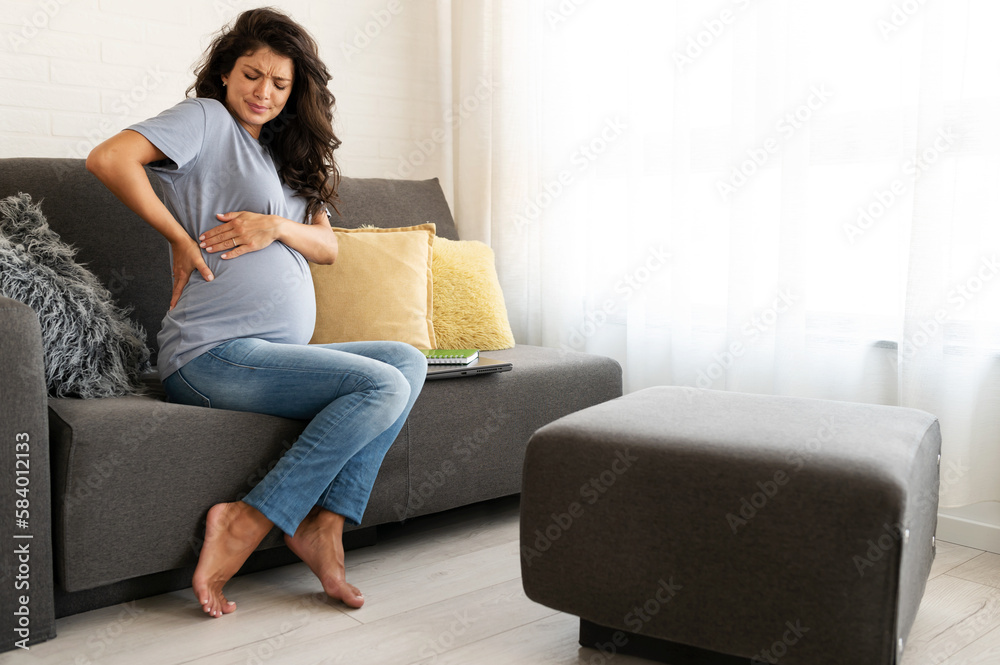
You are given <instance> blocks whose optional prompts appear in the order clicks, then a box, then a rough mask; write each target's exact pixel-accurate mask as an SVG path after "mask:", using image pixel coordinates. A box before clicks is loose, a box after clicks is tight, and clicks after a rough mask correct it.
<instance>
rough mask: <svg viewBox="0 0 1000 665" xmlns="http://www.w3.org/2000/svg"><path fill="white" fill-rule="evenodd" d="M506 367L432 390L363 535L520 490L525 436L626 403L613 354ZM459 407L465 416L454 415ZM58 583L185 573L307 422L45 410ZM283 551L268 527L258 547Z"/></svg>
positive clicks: (114, 404)
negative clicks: (212, 513)
mask: <svg viewBox="0 0 1000 665" xmlns="http://www.w3.org/2000/svg"><path fill="white" fill-rule="evenodd" d="M490 356H491V357H494V358H497V359H501V360H508V361H510V362H512V363H513V365H514V369H513V370H512V371H510V372H503V373H501V374H494V375H487V376H479V377H469V378H459V379H446V380H442V381H431V382H428V383H427V384H426V385H425V386H424V389H423V391H422V392H421V394H420V397H419V398H418V399H417V401H416V403H415V404H414V406H413V410H412V411H411V412H410V417H409V419H408V420H407V422H406V425H405V426H404V427H403V429H402V431H401V432H400V434H399V437H398V438H397V439H396V442H395V443H394V444H393V445H392V447H391V448H390V449H389V452H388V454H387V455H386V458H385V461H384V462H383V464H382V468H381V469H380V470H379V475H378V479H377V480H376V482H375V487H374V488H373V490H372V494H371V501H370V502H369V504H368V508H367V510H366V511H365V516H364V519H363V520H362V523H361V526H362V527H367V526H373V525H377V524H385V523H388V522H396V521H400V520H403V519H406V518H408V517H413V516H416V515H423V514H428V513H432V512H437V511H441V510H447V509H450V508H455V507H458V506H463V505H467V504H470V503H475V502H477V501H485V500H487V499H493V498H496V497H500V496H506V495H510V494H516V493H518V492H519V491H520V487H521V463H522V459H523V456H524V450H525V447H526V446H527V444H528V439H529V438H530V437H531V434H532V433H533V432H534V431H535V430H536V429H537V428H538V427H540V426H542V425H544V424H546V423H548V422H550V421H552V420H554V419H556V418H559V417H561V416H564V415H566V414H568V413H571V412H573V411H577V410H579V409H583V408H586V407H588V406H591V405H593V404H596V403H599V402H603V401H606V400H609V399H613V398H615V397H619V396H621V394H622V382H621V367H620V366H619V365H618V363H617V362H615V361H614V360H612V359H610V358H605V357H602V356H594V355H589V354H583V353H574V352H563V351H559V350H556V349H549V348H542V347H535V346H525V345H521V346H518V347H516V348H514V349H507V350H504V351H497V352H491V353H490ZM455 404H462V405H463V408H461V409H456V408H454V405H455ZM49 407H50V422H51V429H52V442H51V446H52V457H53V480H52V482H53V494H54V496H56V497H63V499H62V501H58V500H57V501H56V502H55V505H54V506H53V512H54V516H53V535H54V541H55V550H56V557H55V559H56V560H55V563H56V573H57V579H58V580H59V582H60V583H61V584H62V586H63V588H64V589H66V590H67V591H79V590H82V589H89V588H92V587H95V586H99V585H102V584H110V583H112V582H116V581H119V580H123V579H127V578H130V577H136V576H138V575H145V574H148V573H153V572H158V571H161V570H170V569H173V568H179V567H181V566H185V565H191V564H193V563H195V561H196V560H197V553H198V551H199V548H200V546H201V538H202V537H203V536H204V523H205V514H206V513H207V512H208V508H209V507H211V506H212V505H213V504H215V503H218V502H220V501H233V500H235V499H238V498H240V497H242V496H243V495H245V494H246V493H247V492H249V491H250V489H251V488H252V487H253V485H255V484H256V483H257V482H258V481H259V480H260V478H262V477H263V475H264V474H265V473H267V471H268V470H269V469H270V468H271V467H272V466H273V465H274V463H275V462H276V461H277V459H278V458H279V457H280V455H281V454H282V453H283V452H284V450H285V449H287V447H289V446H290V445H291V443H292V441H294V439H295V437H296V436H298V434H299V433H300V432H301V431H302V429H303V428H304V426H305V423H303V422H301V421H295V420H286V419H283V418H276V417H273V416H265V415H261V414H255V413H245V412H239V411H225V410H220V409H205V408H201V407H194V406H185V405H180V404H168V403H166V402H164V401H162V397H161V396H158V395H157V393H153V394H150V395H147V396H141V397H121V398H109V399H102V400H97V401H84V400H76V399H53V400H50V401H49ZM280 543H281V538H280V534H278V533H277V532H272V533H271V534H270V535H269V536H268V539H267V540H265V542H264V543H263V544H262V546H261V547H262V548H263V547H273V546H275V545H279V544H280Z"/></svg>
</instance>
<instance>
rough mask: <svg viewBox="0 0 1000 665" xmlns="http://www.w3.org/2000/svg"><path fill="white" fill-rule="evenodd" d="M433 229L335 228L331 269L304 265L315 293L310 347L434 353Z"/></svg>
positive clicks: (421, 227) (416, 227)
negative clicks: (388, 346)
mask: <svg viewBox="0 0 1000 665" xmlns="http://www.w3.org/2000/svg"><path fill="white" fill-rule="evenodd" d="M435 230H436V229H435V226H434V224H430V223H428V224H420V225H418V226H407V227H403V228H396V229H382V228H362V229H339V228H335V229H334V230H333V232H334V233H336V234H337V242H338V243H339V252H338V255H337V261H336V262H335V263H334V264H333V265H317V264H313V263H310V264H309V267H310V269H311V270H312V277H313V284H314V285H315V288H316V329H315V331H314V332H313V337H312V339H311V340H310V343H312V344H329V343H332V342H357V341H366V340H394V341H398V342H406V343H408V344H412V345H413V346H415V347H417V348H421V349H433V348H436V346H435V345H436V340H435V335H434V324H433V322H432V314H433V297H434V292H433V277H432V273H431V262H432V259H433V243H434V233H435Z"/></svg>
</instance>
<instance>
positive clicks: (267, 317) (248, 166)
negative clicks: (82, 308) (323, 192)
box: [128, 98, 316, 379]
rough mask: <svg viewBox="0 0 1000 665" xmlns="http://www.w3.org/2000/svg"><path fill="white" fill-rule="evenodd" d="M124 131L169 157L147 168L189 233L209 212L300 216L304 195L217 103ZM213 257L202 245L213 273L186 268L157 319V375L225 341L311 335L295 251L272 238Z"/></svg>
mask: <svg viewBox="0 0 1000 665" xmlns="http://www.w3.org/2000/svg"><path fill="white" fill-rule="evenodd" d="M128 129H131V130H133V131H136V132H139V133H140V134H142V135H143V136H145V137H146V138H147V139H148V140H149V141H150V143H152V144H153V145H155V146H156V147H157V148H159V149H160V150H161V151H162V152H163V153H164V154H165V155H166V156H167V157H168V158H169V161H168V162H157V163H155V164H151V165H150V166H151V167H152V169H153V171H154V172H155V173H156V175H157V176H158V177H159V178H160V180H162V181H163V191H164V201H165V203H166V205H167V208H168V209H169V210H170V212H171V213H172V214H173V215H174V217H176V218H177V221H178V222H180V223H181V225H182V226H183V227H184V229H185V230H186V231H187V232H188V233H189V234H190V235H191V237H192V238H195V239H197V238H198V236H199V235H201V234H202V233H204V232H206V231H208V230H209V229H212V228H214V227H216V226H218V225H220V224H221V223H222V222H220V221H219V220H218V218H217V217H216V216H215V215H216V213H222V212H237V211H241V210H247V211H250V212H256V213H260V214H267V215H279V216H281V217H285V218H287V219H291V220H293V221H296V222H300V223H304V222H305V221H306V220H305V209H306V200H305V199H304V198H302V197H297V196H295V192H294V191H293V190H292V189H290V188H289V187H288V186H286V185H284V183H283V182H282V181H281V178H280V176H279V175H278V170H277V168H276V167H275V164H274V161H273V160H272V158H271V155H270V152H269V151H268V150H267V148H265V147H263V146H261V145H260V144H259V143H258V142H257V141H256V140H255V139H254V138H253V137H252V136H250V134H249V133H248V132H247V131H246V130H245V129H243V127H241V126H240V124H239V123H237V122H236V119H235V118H233V116H232V115H230V113H229V111H227V110H226V107H225V106H224V105H223V104H222V103H221V102H218V101H216V100H214V99H201V98H197V99H185V100H184V101H182V102H181V103H180V104H178V105H177V106H174V107H173V108H170V109H167V110H166V111H164V112H163V113H161V114H159V115H158V116H156V117H155V118H150V119H149V120H145V121H143V122H140V123H138V124H135V125H132V126H131V127H129V128H128ZM220 254H222V252H218V253H213V254H209V253H207V252H205V251H202V256H204V258H205V262H206V263H207V264H208V267H209V268H210V269H211V270H212V274H213V275H215V279H214V280H212V281H211V282H206V281H205V279H204V278H203V277H202V276H201V274H200V273H198V272H197V271H196V272H194V273H192V274H191V280H190V281H189V282H188V283H187V285H186V286H185V287H184V291H183V292H182V293H181V297H180V300H178V301H177V305H176V307H174V309H172V310H170V311H168V312H167V313H166V316H164V317H163V327H162V329H161V330H160V334H159V335H158V336H157V342H158V343H159V346H160V354H159V361H158V363H157V364H158V366H159V371H160V377H161V379H165V378H167V377H168V376H170V375H171V374H173V373H174V372H176V371H177V370H178V369H180V368H181V367H183V366H184V365H185V364H186V363H188V362H190V361H191V360H194V359H195V358H197V357H198V356H199V355H201V354H202V353H204V352H206V351H208V350H210V349H211V348H213V347H215V346H217V345H219V344H221V343H223V342H226V341H229V340H231V339H236V338H240V337H256V338H260V339H264V340H267V341H270V342H277V343H284V344H307V343H308V342H309V340H310V338H311V337H312V334H313V328H314V327H315V324H316V297H315V293H314V291H313V283H312V275H311V274H310V272H309V265H308V263H307V262H306V260H305V259H304V258H303V257H302V255H301V254H299V253H298V252H297V251H295V250H294V249H292V248H290V247H288V246H287V245H285V244H283V243H281V242H274V243H272V244H271V245H269V246H268V247H266V248H264V249H262V250H260V251H256V252H249V253H247V254H244V255H242V256H238V257H236V258H235V259H222V258H220ZM171 258H172V257H171Z"/></svg>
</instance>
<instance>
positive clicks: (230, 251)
mask: <svg viewBox="0 0 1000 665" xmlns="http://www.w3.org/2000/svg"><path fill="white" fill-rule="evenodd" d="M216 217H218V219H219V221H220V222H223V223H222V224H220V225H219V226H216V227H215V228H213V229H209V230H208V231H206V232H205V233H203V234H201V236H200V237H199V238H198V241H199V242H200V243H201V247H203V248H204V249H205V251H206V252H208V253H210V254H215V253H217V252H225V254H223V255H222V258H224V259H235V258H236V257H237V256H240V255H242V254H246V253H248V252H256V251H258V250H261V249H264V248H265V247H267V246H268V245H270V244H271V243H272V242H274V241H275V240H277V239H278V238H279V236H280V235H281V226H282V225H283V224H285V223H289V220H287V219H285V218H284V217H278V216H277V215H261V214H258V213H255V212H248V211H246V210H243V211H240V212H225V213H221V214H219V215H216Z"/></svg>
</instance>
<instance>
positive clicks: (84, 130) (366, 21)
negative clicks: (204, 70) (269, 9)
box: [0, 0, 452, 198]
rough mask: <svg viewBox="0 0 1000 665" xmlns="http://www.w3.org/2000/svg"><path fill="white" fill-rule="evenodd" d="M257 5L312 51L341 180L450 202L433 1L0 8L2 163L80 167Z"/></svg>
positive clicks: (169, 100) (23, 0) (165, 101)
mask: <svg viewBox="0 0 1000 665" xmlns="http://www.w3.org/2000/svg"><path fill="white" fill-rule="evenodd" d="M263 4H268V5H270V6H276V7H279V8H281V9H283V10H284V11H286V12H288V13H289V14H290V15H291V16H292V17H293V18H295V19H296V20H297V21H299V22H300V23H302V24H303V25H305V26H306V27H307V28H308V29H309V31H310V32H311V33H312V34H313V36H314V37H315V38H316V40H317V41H318V42H319V44H320V50H321V54H322V56H323V59H324V61H325V62H326V64H327V66H328V67H329V69H330V71H331V73H332V74H333V81H332V82H331V90H333V93H334V95H335V96H336V97H337V116H336V125H335V128H336V130H337V134H338V136H339V137H340V138H341V140H342V141H343V145H342V146H341V149H340V150H339V151H338V158H339V160H340V165H341V169H342V171H343V173H344V174H345V175H348V176H355V177H385V176H394V177H407V178H432V177H439V178H441V179H442V185H444V187H445V192H446V193H448V194H449V198H450V187H451V166H450V165H451V161H452V160H451V144H450V139H449V140H448V142H446V143H441V142H438V143H433V150H431V149H429V146H430V145H431V144H429V143H428V140H429V139H430V138H431V136H432V133H434V132H435V130H441V129H447V128H448V124H447V123H446V122H445V120H444V117H445V111H446V110H447V109H448V108H449V104H450V93H449V92H448V86H449V85H450V71H449V69H448V67H449V63H445V62H442V61H441V59H440V55H439V54H440V53H441V52H442V49H441V47H440V45H439V40H440V39H441V38H442V33H443V32H446V31H448V30H450V27H449V26H448V25H441V24H440V22H439V20H438V15H439V13H440V12H442V11H444V9H442V7H439V4H438V2H437V1H436V0H274V1H272V2H266V3H265V2H260V3H257V2H245V1H243V0H170V1H169V2H167V1H166V0H162V1H157V2H151V1H147V0H0V85H2V89H3V90H4V93H5V94H4V95H3V97H2V98H0V157H17V156H21V157H86V155H87V153H88V152H89V151H90V149H91V148H92V147H93V146H94V145H96V144H97V143H99V142H100V141H102V140H104V139H105V138H107V137H109V136H111V135H113V134H115V133H116V132H118V131H120V130H121V129H122V128H124V127H126V126H128V125H129V124H131V123H133V122H136V121H138V120H142V119H144V118H147V117H149V116H152V115H155V114H157V113H159V112H160V111H161V110H163V109H165V108H167V107H169V106H172V105H173V104H175V103H177V102H178V101H180V100H181V99H182V98H183V96H184V91H185V90H186V88H187V87H188V86H189V85H190V84H191V83H192V81H193V79H194V77H193V74H192V70H193V67H194V64H195V62H196V61H197V60H198V59H199V57H200V56H201V54H202V51H203V50H204V48H205V46H206V45H207V44H208V42H209V41H210V39H211V37H212V35H213V34H214V33H215V32H216V31H217V30H218V29H219V28H221V27H222V26H223V25H224V24H225V23H227V22H228V21H230V20H231V19H233V18H234V17H235V16H236V15H237V14H238V13H239V12H240V11H242V10H244V9H249V8H251V7H255V6H260V5H263ZM445 23H447V21H445ZM439 135H440V133H439ZM420 145H423V146H424V149H422V150H421V149H420V147H419V146H420Z"/></svg>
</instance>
